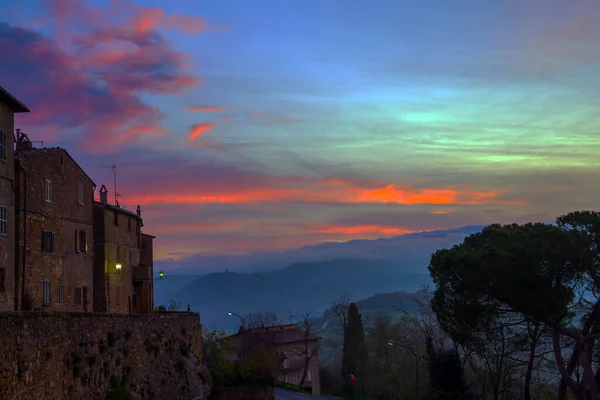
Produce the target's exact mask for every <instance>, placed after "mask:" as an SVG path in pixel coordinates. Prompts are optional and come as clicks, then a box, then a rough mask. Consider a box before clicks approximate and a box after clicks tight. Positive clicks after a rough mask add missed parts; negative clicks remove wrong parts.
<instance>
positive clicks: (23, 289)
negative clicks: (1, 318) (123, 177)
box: [15, 132, 95, 312]
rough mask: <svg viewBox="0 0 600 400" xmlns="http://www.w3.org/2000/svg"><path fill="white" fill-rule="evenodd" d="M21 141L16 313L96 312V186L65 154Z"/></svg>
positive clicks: (17, 170)
mask: <svg viewBox="0 0 600 400" xmlns="http://www.w3.org/2000/svg"><path fill="white" fill-rule="evenodd" d="M18 135H19V136H18V137H17V144H16V147H17V151H16V153H15V160H16V167H15V175H16V182H17V185H16V187H17V196H16V200H17V201H16V203H17V204H18V209H19V214H18V218H17V220H16V221H17V226H18V237H17V246H16V249H17V251H16V252H15V258H16V263H15V266H16V268H15V269H16V276H17V278H16V280H15V283H16V285H15V286H16V288H17V289H16V292H17V293H18V296H17V297H18V298H19V307H18V308H20V309H38V310H48V311H50V310H57V311H58V310H60V311H79V312H92V311H93V300H94V296H93V290H94V289H93V286H94V241H93V240H94V237H93V223H94V205H93V204H94V189H95V184H94V182H93V181H92V179H91V178H90V177H89V176H88V175H87V174H86V173H85V171H84V170H83V169H81V167H80V166H79V165H78V164H77V162H75V160H74V159H73V158H72V157H71V156H70V155H69V153H68V152H67V151H66V150H65V149H62V148H59V147H53V148H33V146H32V143H31V141H30V140H29V137H28V136H27V135H26V134H24V133H22V132H18Z"/></svg>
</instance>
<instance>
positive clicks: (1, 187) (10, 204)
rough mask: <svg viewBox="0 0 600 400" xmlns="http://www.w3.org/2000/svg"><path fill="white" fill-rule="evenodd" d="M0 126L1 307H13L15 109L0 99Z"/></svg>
mask: <svg viewBox="0 0 600 400" xmlns="http://www.w3.org/2000/svg"><path fill="white" fill-rule="evenodd" d="M0 129H1V130H2V131H4V133H5V135H6V160H5V161H2V160H0V206H4V207H6V211H7V230H8V232H7V235H6V236H3V235H0V280H4V282H0V285H2V284H3V286H4V287H0V311H12V310H14V292H13V287H14V279H15V278H14V263H15V260H14V249H15V191H14V177H15V172H14V166H15V163H14V155H13V146H14V145H13V143H14V138H13V132H14V113H13V111H12V110H10V109H9V108H8V107H7V105H6V104H3V103H0Z"/></svg>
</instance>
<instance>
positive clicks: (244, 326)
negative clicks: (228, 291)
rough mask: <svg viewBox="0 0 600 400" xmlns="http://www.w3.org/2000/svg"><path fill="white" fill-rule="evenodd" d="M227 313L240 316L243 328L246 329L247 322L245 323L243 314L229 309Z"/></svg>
mask: <svg viewBox="0 0 600 400" xmlns="http://www.w3.org/2000/svg"><path fill="white" fill-rule="evenodd" d="M227 315H229V316H232V315H235V316H236V317H238V318H239V319H240V320H241V321H242V329H244V330H245V329H246V323H245V321H244V317H242V316H241V315H239V314H236V313H234V312H231V311H229V312H228V313H227Z"/></svg>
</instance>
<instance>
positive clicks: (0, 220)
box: [0, 206, 8, 236]
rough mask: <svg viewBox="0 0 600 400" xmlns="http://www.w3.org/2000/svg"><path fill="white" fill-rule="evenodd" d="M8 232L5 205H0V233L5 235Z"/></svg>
mask: <svg viewBox="0 0 600 400" xmlns="http://www.w3.org/2000/svg"><path fill="white" fill-rule="evenodd" d="M7 234H8V217H7V213H6V206H0V235H2V236H6V235H7Z"/></svg>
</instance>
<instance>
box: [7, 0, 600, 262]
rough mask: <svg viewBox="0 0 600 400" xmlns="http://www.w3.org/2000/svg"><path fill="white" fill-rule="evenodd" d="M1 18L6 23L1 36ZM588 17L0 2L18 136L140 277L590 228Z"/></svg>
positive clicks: (385, 3) (509, 5) (570, 7)
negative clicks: (417, 237)
mask: <svg viewBox="0 0 600 400" xmlns="http://www.w3.org/2000/svg"><path fill="white" fill-rule="evenodd" d="M8 17H10V18H8ZM598 20H600V2H599V1H592V0H581V1H577V2H568V1H554V0H539V1H538V0H536V1H530V0H503V1H481V0H459V1H452V2H450V1H447V0H438V1H414V0H406V1H402V0H369V1H367V0H352V1H341V0H339V1H338V0H277V1H275V0H170V1H162V0H161V1H158V0H155V1H150V0H148V1H145V0H144V1H142V0H138V1H135V2H130V1H124V0H110V1H109V0H102V1H101V0H97V1H95V0H94V1H89V2H84V1H78V0H53V1H37V0H27V1H23V0H18V1H17V0H3V1H2V2H0V53H1V54H2V61H1V62H0V85H2V86H4V87H5V88H6V89H7V90H8V91H10V92H11V93H12V94H13V95H15V96H16V97H18V98H19V99H20V100H22V101H23V102H24V103H25V104H26V105H27V106H28V107H29V108H30V109H31V113H29V114H21V115H19V116H18V117H17V123H16V127H18V128H21V129H22V130H23V131H25V132H27V133H28V134H29V136H30V138H31V139H32V140H34V141H37V140H43V141H44V145H45V146H61V147H65V148H66V149H68V150H69V151H70V152H71V154H72V155H73V156H74V158H75V159H76V160H77V161H78V162H79V163H80V164H81V166H82V167H83V168H84V169H85V170H86V171H87V172H88V173H89V174H90V176H91V177H92V178H93V179H94V180H95V182H96V183H97V184H98V185H101V184H102V183H105V184H107V187H108V189H109V196H111V195H112V191H113V187H112V175H111V172H110V170H108V169H103V168H99V166H100V165H108V164H113V163H114V164H116V165H117V172H118V185H119V189H118V192H119V193H120V194H121V195H122V197H121V198H120V202H121V204H122V205H124V206H126V207H127V208H129V209H132V210H133V209H135V206H136V205H137V204H140V205H141V207H142V212H143V217H144V223H145V230H146V232H148V233H152V234H155V235H156V236H157V239H156V254H155V256H156V257H157V258H159V259H166V258H174V259H179V258H185V257H188V256H191V255H193V254H198V253H223V254H243V253H248V252H253V251H263V250H273V249H286V248H292V247H300V246H304V245H307V244H316V243H322V242H325V241H343V240H350V239H356V238H377V237H387V236H393V235H398V234H402V233H406V232H411V231H421V230H431V229H441V228H451V227H459V226H463V225H475V224H487V223H492V222H526V221H547V220H552V219H553V218H554V217H555V216H557V215H558V214H561V213H565V212H568V211H572V210H576V209H598V206H597V205H598V203H599V198H600V168H599V167H600V156H599V153H600V118H599V116H600V112H599V109H600V105H599V101H598V100H599V97H598V96H599V93H600V40H598V38H600V24H599V23H598Z"/></svg>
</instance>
